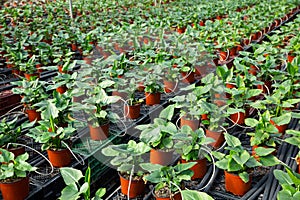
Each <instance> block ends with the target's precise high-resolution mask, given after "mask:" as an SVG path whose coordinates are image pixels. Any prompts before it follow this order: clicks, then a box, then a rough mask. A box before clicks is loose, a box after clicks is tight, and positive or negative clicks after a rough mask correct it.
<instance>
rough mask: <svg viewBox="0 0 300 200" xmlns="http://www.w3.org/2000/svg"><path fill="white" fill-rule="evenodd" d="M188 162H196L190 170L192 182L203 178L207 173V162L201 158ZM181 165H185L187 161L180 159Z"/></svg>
mask: <svg viewBox="0 0 300 200" xmlns="http://www.w3.org/2000/svg"><path fill="white" fill-rule="evenodd" d="M189 162H197V163H196V164H195V165H194V166H193V167H191V168H190V169H191V170H192V171H193V172H194V175H193V176H192V180H195V179H198V178H203V177H204V176H205V174H206V172H207V160H206V159H205V158H203V159H199V160H191V161H189ZM181 163H187V161H186V160H184V159H181Z"/></svg>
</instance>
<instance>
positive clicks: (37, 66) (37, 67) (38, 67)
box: [35, 64, 44, 73]
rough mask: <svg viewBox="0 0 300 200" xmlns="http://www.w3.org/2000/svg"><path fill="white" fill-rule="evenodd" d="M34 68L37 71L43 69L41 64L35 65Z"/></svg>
mask: <svg viewBox="0 0 300 200" xmlns="http://www.w3.org/2000/svg"><path fill="white" fill-rule="evenodd" d="M35 68H36V69H37V70H38V72H39V73H42V72H43V71H44V70H43V69H41V68H42V64H37V65H35Z"/></svg>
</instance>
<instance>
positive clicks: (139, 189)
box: [119, 174, 145, 198]
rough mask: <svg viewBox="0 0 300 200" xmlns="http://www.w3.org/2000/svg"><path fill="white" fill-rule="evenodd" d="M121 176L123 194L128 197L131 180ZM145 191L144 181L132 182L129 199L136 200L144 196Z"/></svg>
mask: <svg viewBox="0 0 300 200" xmlns="http://www.w3.org/2000/svg"><path fill="white" fill-rule="evenodd" d="M119 176H120V182H121V192H122V193H123V194H124V195H125V196H126V197H127V195H128V187H129V180H128V179H125V178H124V177H123V176H122V175H121V174H119ZM144 191H145V183H144V181H143V179H140V180H131V183H130V190H129V198H136V197H137V196H139V195H142V194H144Z"/></svg>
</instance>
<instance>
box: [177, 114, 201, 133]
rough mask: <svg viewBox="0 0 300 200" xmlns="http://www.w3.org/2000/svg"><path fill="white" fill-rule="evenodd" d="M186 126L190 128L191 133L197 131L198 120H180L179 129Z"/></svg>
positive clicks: (182, 118) (183, 118)
mask: <svg viewBox="0 0 300 200" xmlns="http://www.w3.org/2000/svg"><path fill="white" fill-rule="evenodd" d="M184 125H187V126H189V127H191V129H192V130H193V131H195V130H197V129H198V128H199V125H200V120H199V119H186V118H185V117H181V118H180V127H182V126H184Z"/></svg>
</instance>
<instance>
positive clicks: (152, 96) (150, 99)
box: [145, 92, 161, 106]
mask: <svg viewBox="0 0 300 200" xmlns="http://www.w3.org/2000/svg"><path fill="white" fill-rule="evenodd" d="M145 96H146V105H148V106H152V105H155V104H160V96H161V94H160V93H148V92H145Z"/></svg>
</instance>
